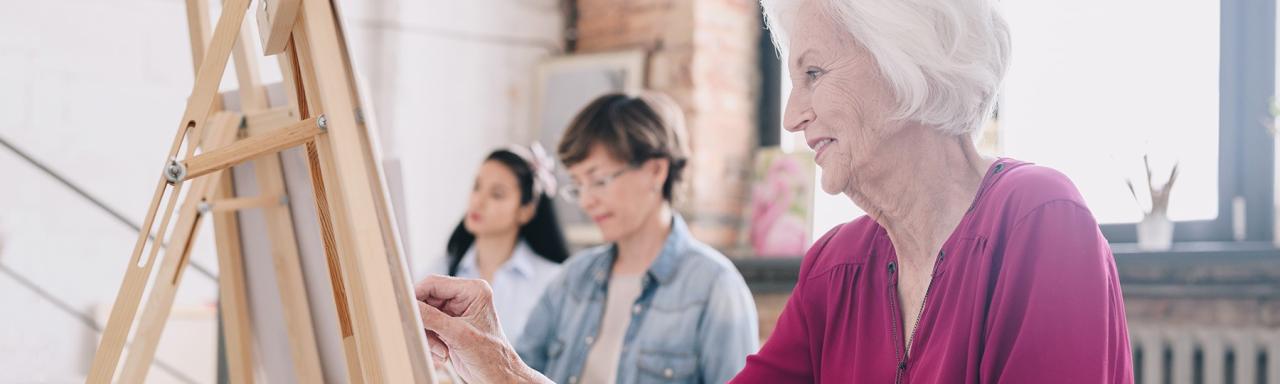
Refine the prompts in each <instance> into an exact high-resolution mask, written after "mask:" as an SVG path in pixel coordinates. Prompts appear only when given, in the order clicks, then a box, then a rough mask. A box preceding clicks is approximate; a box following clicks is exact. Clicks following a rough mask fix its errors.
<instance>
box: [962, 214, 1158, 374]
mask: <svg viewBox="0 0 1280 384" xmlns="http://www.w3.org/2000/svg"><path fill="white" fill-rule="evenodd" d="M1007 235H1008V237H1007V238H1006V241H1005V248H1004V249H1003V250H996V251H997V252H998V253H999V254H1000V255H1001V256H999V257H998V258H997V261H996V263H997V264H998V265H996V266H993V267H994V268H998V269H999V271H998V272H997V278H996V283H995V286H994V287H993V290H992V296H991V299H990V300H991V302H990V307H989V310H988V312H987V313H988V317H987V322H986V335H987V336H986V340H985V343H984V346H983V350H982V366H981V369H980V375H981V377H980V380H979V381H980V382H983V383H1030V382H1036V383H1131V382H1133V372H1132V368H1131V360H1130V353H1129V337H1128V331H1127V328H1126V325H1125V317H1124V304H1123V301H1122V297H1121V293H1120V282H1119V280H1118V278H1117V276H1116V269H1115V260H1114V259H1113V257H1112V255H1111V249H1110V247H1109V246H1108V245H1107V242H1106V239H1105V238H1103V237H1102V234H1101V232H1100V231H1099V230H1098V224H1097V223H1096V222H1095V221H1094V219H1093V215H1092V214H1090V213H1089V211H1088V210H1087V209H1085V208H1084V207H1082V206H1080V205H1079V204H1078V203H1076V202H1073V201H1069V200H1057V201H1051V202H1048V203H1045V204H1044V205H1041V206H1040V207H1038V208H1036V209H1034V210H1032V211H1030V212H1029V213H1027V214H1026V215H1025V216H1023V217H1022V218H1021V219H1019V220H1018V221H1017V222H1016V223H1015V224H1014V226H1013V227H1012V231H1010V232H1007ZM997 243H998V242H997Z"/></svg>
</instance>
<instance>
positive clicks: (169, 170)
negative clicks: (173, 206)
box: [164, 159, 187, 184]
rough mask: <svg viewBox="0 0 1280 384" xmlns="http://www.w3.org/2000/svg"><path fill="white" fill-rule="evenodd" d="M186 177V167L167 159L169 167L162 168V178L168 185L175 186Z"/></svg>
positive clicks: (174, 160) (176, 161)
mask: <svg viewBox="0 0 1280 384" xmlns="http://www.w3.org/2000/svg"><path fill="white" fill-rule="evenodd" d="M186 177H187V166H185V165H182V163H179V162H178V160H176V159H169V165H168V166H165V168H164V178H165V179H166V180H168V181H169V184H177V183H178V182H179V181H182V179H184V178H186Z"/></svg>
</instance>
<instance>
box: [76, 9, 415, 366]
mask: <svg viewBox="0 0 1280 384" xmlns="http://www.w3.org/2000/svg"><path fill="white" fill-rule="evenodd" d="M205 1H206V0H187V5H188V12H187V13H188V21H189V22H190V27H191V42H192V56H193V61H194V62H195V63H196V65H195V68H196V77H195V85H194V87H193V89H192V92H191V95H190V97H189V98H188V100H187V105H186V109H185V112H184V113H183V118H182V121H181V122H180V124H179V129H178V133H177V136H176V137H175V138H174V141H173V144H172V146H171V148H170V150H169V153H168V155H167V156H166V158H165V160H166V162H165V165H164V167H163V169H162V172H161V177H160V180H159V182H158V183H157V184H156V187H155V192H154V197H153V198H152V201H151V204H150V208H149V209H148V211H147V215H146V218H145V220H144V224H143V228H144V229H146V230H144V231H141V232H140V233H139V236H138V240H137V243H136V244H135V247H134V250H133V256H132V257H131V258H130V264H129V268H128V269H127V272H126V273H125V278H124V282H123V283H122V285H121V288H120V292H119V294H118V296H117V297H116V301H115V304H114V306H113V307H112V310H111V315H110V317H109V319H108V322H107V327H106V330H105V331H104V332H103V335H102V340H101V343H100V344H99V346H98V350H97V353H96V354H95V355H94V359H93V365H92V368H91V371H90V375H89V378H88V382H91V383H106V382H111V381H112V380H113V379H118V380H119V381H121V382H129V383H133V382H141V381H143V380H144V379H145V376H146V374H147V371H148V370H149V368H150V365H151V361H152V360H153V359H154V356H155V347H156V343H157V341H158V339H159V337H160V334H161V332H162V330H163V327H164V324H165V321H166V320H167V318H168V315H169V311H170V309H171V308H172V305H173V300H174V295H175V294H176V292H177V287H178V283H179V282H180V281H181V277H182V273H183V270H184V269H185V267H186V265H187V263H188V261H189V257H190V251H191V244H192V242H193V240H194V239H193V237H194V234H195V233H196V228H197V227H198V225H199V224H200V221H201V220H202V219H203V218H204V216H206V215H212V216H213V218H214V231H215V235H216V238H217V243H218V244H217V248H218V259H219V267H220V276H219V291H220V295H221V297H222V316H223V322H224V328H225V330H226V332H225V334H226V335H225V337H226V345H227V352H228V353H227V357H228V359H227V361H228V366H229V371H230V372H229V374H230V379H231V381H232V382H237V383H240V382H251V381H252V380H253V377H254V375H253V359H252V347H251V345H252V343H251V341H252V339H253V338H252V336H251V327H250V325H249V320H248V305H247V293H246V290H245V288H246V287H245V278H244V266H243V259H242V258H241V255H240V244H239V230H238V228H237V221H236V216H235V215H236V213H235V212H236V211H237V210H239V209H246V208H262V209H263V210H264V214H265V217H266V219H267V222H268V229H269V231H268V232H269V233H268V235H269V236H270V237H271V240H272V257H273V261H274V262H275V265H276V266H277V270H276V280H277V282H278V289H279V290H280V294H281V298H282V302H283V303H284V305H285V308H284V313H285V316H284V317H285V322H286V323H287V324H288V327H287V328H288V329H289V335H288V336H289V342H290V351H291V353H292V358H293V359H292V360H293V361H294V367H293V370H294V373H295V375H296V377H297V378H298V380H299V381H300V382H320V381H323V380H324V379H325V378H324V377H323V374H322V373H321V370H320V364H321V363H320V359H319V357H318V354H317V348H316V340H315V337H314V333H313V331H314V330H313V328H312V321H311V318H310V311H309V308H308V304H307V299H306V295H305V293H306V292H305V290H306V288H305V286H304V285H303V281H302V272H301V270H300V266H299V262H298V261H299V260H298V258H299V257H298V250H297V245H296V242H295V240H294V238H293V224H292V222H291V218H290V212H289V210H288V208H287V206H286V205H284V204H282V203H283V202H284V201H285V200H286V196H285V190H284V189H285V188H284V183H283V177H282V175H281V167H280V160H279V158H278V157H277V153H278V152H279V151H281V150H284V149H286V148H290V147H294V146H298V145H305V147H306V152H307V158H308V163H309V168H310V175H311V180H312V187H313V189H314V193H315V201H316V210H317V214H318V217H319V226H320V231H321V235H322V237H323V239H324V241H323V242H324V253H325V257H326V260H327V264H328V269H329V282H330V284H331V286H332V297H333V300H334V301H335V304H336V308H337V312H338V313H337V317H338V322H339V324H340V329H339V330H338V332H340V334H341V338H342V343H343V347H344V348H343V352H344V356H345V362H346V367H347V375H348V377H347V378H346V379H347V380H348V381H350V382H352V383H363V382H369V383H383V382H397V383H399V382H418V383H434V382H435V377H434V370H433V368H432V367H431V360H430V359H429V358H428V357H427V352H426V339H425V337H424V334H423V332H422V327H421V321H420V319H419V316H418V310H417V307H416V305H415V304H414V298H413V297H412V296H413V295H412V293H411V292H412V288H411V286H410V281H408V273H407V268H406V266H405V263H404V259H403V258H402V251H401V250H400V245H399V239H398V238H397V237H396V230H395V227H394V225H395V224H394V220H392V217H391V213H390V212H391V210H390V209H389V207H388V204H387V201H388V200H387V197H386V196H387V195H386V192H385V190H384V185H385V182H384V180H382V178H381V177H382V176H381V175H382V173H381V170H380V169H379V168H378V162H377V160H376V155H375V151H374V150H373V147H372V145H373V141H371V140H370V132H369V131H368V130H367V128H366V127H365V124H364V119H362V118H360V111H361V109H360V105H359V98H358V97H357V94H356V87H355V79H354V76H353V72H352V70H351V62H350V59H349V57H348V54H347V48H346V45H345V39H344V38H343V35H342V30H341V24H340V23H339V22H338V19H337V17H336V12H335V9H334V5H333V4H332V3H331V2H330V0H260V1H259V2H258V3H257V5H258V6H257V7H254V8H253V9H250V8H249V6H250V0H225V1H224V2H223V11H222V14H221V15H220V16H219V18H218V22H217V25H216V28H215V29H214V31H213V34H212V36H211V37H210V36H209V35H208V32H207V31H208V24H207V23H208V20H209V18H208V17H207V9H208V7H207V5H208V4H207V3H206V2H205ZM246 12H256V15H257V21H258V29H259V31H260V37H261V40H262V46H263V50H264V51H265V53H266V54H267V55H280V56H279V59H280V63H281V65H280V66H281V72H282V74H283V78H284V88H285V90H286V93H287V94H288V99H289V101H288V103H287V104H288V105H285V106H280V107H276V108H270V107H269V105H268V102H267V100H266V92H265V88H264V87H263V86H262V85H261V84H260V83H259V81H258V78H257V75H256V73H257V71H256V64H255V63H256V60H254V58H253V57H252V56H251V55H250V54H249V52H248V48H247V46H248V44H246V41H245V40H244V39H245V38H246V36H245V35H247V33H245V32H244V31H246V29H244V27H246V26H245V25H244V24H243V21H244V17H245V13H246ZM206 41H208V44H207V49H205V48H204V47H205V46H206V44H205V42H206ZM233 51H234V56H235V59H236V60H235V63H236V74H237V80H238V84H239V86H240V92H239V95H238V96H239V98H240V100H241V111H240V112H231V111H225V110H222V106H221V100H220V98H219V94H218V85H219V83H220V82H221V79H222V74H223V72H224V71H225V69H226V65H227V61H228V60H229V59H230V58H231V56H232V53H233ZM197 148H199V149H200V153H199V154H197V153H196V149H197ZM249 160H253V161H254V170H255V172H254V173H255V175H256V178H257V183H258V184H259V186H260V194H259V196H255V197H236V196H234V192H233V190H232V189H231V183H230V172H224V170H227V168H229V167H231V166H234V165H236V164H240V163H243V162H246V161H249ZM184 189H185V190H186V194H185V195H182V192H183V190H184ZM183 196H185V197H183ZM180 198H181V200H182V202H181V204H178V201H179V200H180ZM161 206H163V207H164V209H163V212H162V213H160V212H161V211H160V207H161ZM175 208H176V210H177V212H176V219H175V220H172V225H171V218H173V216H174V214H175V213H174V211H175ZM157 213H160V214H159V217H160V220H159V225H158V226H156V225H155V224H156V220H155V219H156V218H157ZM152 235H154V236H155V239H157V241H149V238H150V237H151V236H152ZM160 239H163V240H165V241H166V242H167V246H164V248H165V252H164V257H163V260H162V261H161V267H160V270H159V271H158V272H157V273H155V274H154V282H153V283H152V286H151V289H150V296H149V299H148V301H147V303H146V305H145V306H143V308H142V311H141V319H140V320H139V321H138V324H137V330H136V332H134V335H133V337H132V342H131V343H130V344H129V353H128V355H127V358H126V361H125V364H124V368H123V370H121V372H120V376H119V377H118V378H117V377H116V370H117V367H118V366H119V365H120V357H121V355H122V353H123V349H124V347H125V344H126V341H127V340H128V339H129V334H130V330H131V328H132V327H133V326H134V320H135V319H136V318H138V317H139V314H138V308H139V304H140V302H141V299H142V295H143V290H144V288H146V286H147V280H148V278H149V277H151V276H152V267H153V266H154V264H155V261H156V260H157V259H158V257H157V256H158V255H159V250H160V248H161V246H160V244H159V240H160ZM330 379H331V380H333V379H337V378H330Z"/></svg>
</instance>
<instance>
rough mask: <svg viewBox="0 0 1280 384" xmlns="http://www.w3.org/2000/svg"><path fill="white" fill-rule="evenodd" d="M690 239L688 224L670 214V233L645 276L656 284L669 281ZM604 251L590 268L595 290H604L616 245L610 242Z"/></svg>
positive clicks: (615, 252) (615, 255)
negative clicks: (602, 255)
mask: <svg viewBox="0 0 1280 384" xmlns="http://www.w3.org/2000/svg"><path fill="white" fill-rule="evenodd" d="M692 239H693V234H691V233H689V226H688V225H687V224H685V222H684V218H683V217H680V215H679V214H672V215H671V233H670V234H668V235H667V240H666V242H664V243H663V244H662V251H660V252H659V253H658V258H657V259H654V260H653V264H650V265H649V270H648V271H646V272H645V275H646V277H648V279H652V280H653V281H656V282H658V284H667V283H669V282H670V281H671V279H672V278H674V277H675V274H676V269H677V268H678V267H679V266H680V262H681V261H682V260H684V256H685V253H686V252H685V248H687V246H688V243H689V241H690V240H692ZM606 252H607V253H606V254H605V255H604V257H600V258H599V259H596V260H595V262H594V263H593V264H592V265H591V269H590V270H591V275H590V276H592V278H593V282H594V284H593V285H594V287H595V288H596V289H597V290H604V289H605V286H606V285H608V283H609V280H608V277H609V274H610V272H611V271H612V270H613V262H614V259H616V258H617V257H618V245H617V244H616V243H615V244H610V245H609V247H608V249H607V250H606ZM648 279H646V280H648Z"/></svg>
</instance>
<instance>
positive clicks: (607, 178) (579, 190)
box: [560, 167, 636, 202]
mask: <svg viewBox="0 0 1280 384" xmlns="http://www.w3.org/2000/svg"><path fill="white" fill-rule="evenodd" d="M635 169H636V167H626V168H623V169H621V170H619V171H617V172H614V173H610V174H607V175H604V176H601V177H598V178H594V179H591V180H588V181H587V184H586V185H578V183H570V184H569V185H566V186H564V188H563V189H561V190H560V193H561V196H564V199H565V200H568V201H570V202H575V201H578V199H581V198H582V196H584V195H586V194H588V193H593V192H594V191H599V190H602V189H605V188H608V187H609V184H611V183H613V181H614V180H616V179H618V176H622V174H624V173H627V172H631V171H633V170H635Z"/></svg>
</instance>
